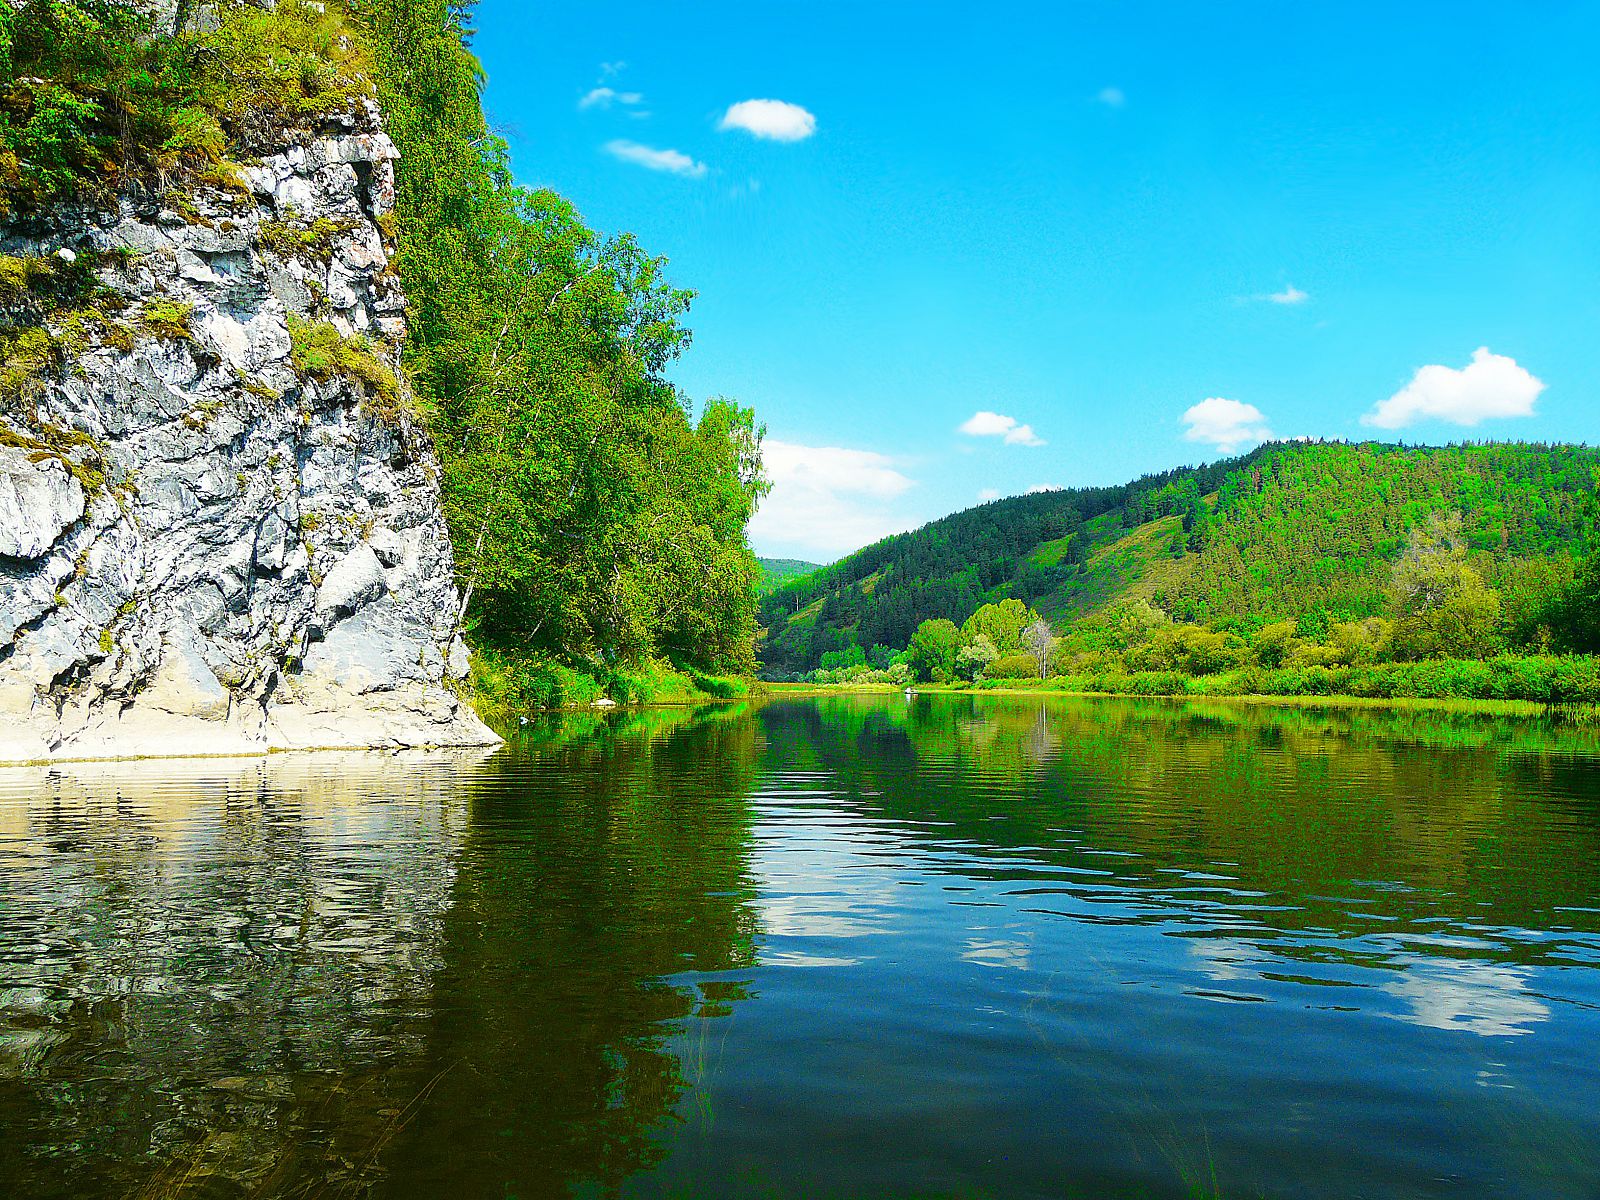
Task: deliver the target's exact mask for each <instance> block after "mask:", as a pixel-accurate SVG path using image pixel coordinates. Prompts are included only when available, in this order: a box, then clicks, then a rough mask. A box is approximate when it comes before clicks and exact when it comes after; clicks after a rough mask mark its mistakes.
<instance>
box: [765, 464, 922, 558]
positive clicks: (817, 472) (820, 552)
mask: <svg viewBox="0 0 1600 1200" xmlns="http://www.w3.org/2000/svg"><path fill="white" fill-rule="evenodd" d="M761 450H762V459H763V461H764V462H765V464H766V471H767V478H768V479H770V480H771V481H772V492H771V494H770V495H769V496H767V498H766V499H765V500H763V501H762V502H761V506H760V508H758V509H757V510H756V515H755V517H754V518H753V519H752V520H751V522H750V537H751V540H752V541H753V542H756V543H759V544H761V545H763V546H776V547H782V548H784V549H786V550H791V551H801V552H804V553H807V554H812V555H816V556H819V557H822V558H827V559H832V558H836V557H838V556H840V555H843V554H848V553H849V552H850V551H852V550H856V549H859V548H860V547H862V546H865V545H868V544H869V543H871V542H875V541H877V540H878V539H879V538H883V537H887V536H888V535H889V534H891V533H899V532H901V531H903V530H905V529H908V528H910V527H911V526H912V525H913V524H914V523H915V522H913V521H910V520H903V519H900V518H899V517H897V516H895V515H894V514H892V513H891V512H890V511H889V509H890V505H891V502H892V501H894V500H897V499H898V498H899V497H901V496H902V495H904V494H905V493H906V492H908V491H910V490H911V489H912V488H913V487H915V486H916V482H915V481H914V480H912V479H910V478H908V477H907V476H906V475H904V474H902V473H901V472H900V471H899V470H898V469H897V468H896V466H895V462H894V460H893V459H891V458H889V457H888V456H887V455H883V454H878V453H876V452H874V451H871V450H851V449H846V448H845V447H842V446H802V445H799V444H797V443H794V442H780V441H773V440H772V439H770V438H769V439H767V441H765V442H764V443H763V444H762V448H761Z"/></svg>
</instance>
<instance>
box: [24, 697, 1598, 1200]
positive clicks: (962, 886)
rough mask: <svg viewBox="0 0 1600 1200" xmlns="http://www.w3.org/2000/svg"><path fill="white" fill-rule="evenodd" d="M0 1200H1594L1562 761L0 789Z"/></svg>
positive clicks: (838, 767)
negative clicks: (1213, 1199) (567, 1199)
mask: <svg viewBox="0 0 1600 1200" xmlns="http://www.w3.org/2000/svg"><path fill="white" fill-rule="evenodd" d="M0 1196H4V1197H6V1198H7V1200H14V1198H29V1200H31V1198H34V1197H41V1198H43V1197H52V1198H53V1197H63V1198H65V1197H73V1198H83V1197H90V1198H96V1197H118V1198H123V1197H127V1198H130V1200H133V1198H138V1200H169V1198H178V1197H218V1198H226V1200H232V1198H243V1197H257V1198H267V1197H306V1198H310V1197H327V1198H334V1197H363V1198H364V1197H373V1198H379V1197H403V1198H410V1197H418V1198H429V1200H432V1198H443V1200H477V1198H480V1197H482V1198H486V1200H509V1198H520V1200H537V1198H542V1197H556V1196H578V1197H711V1198H716V1197H761V1198H802V1197H803V1198H805V1200H820V1198H828V1197H839V1198H844V1197H862V1198H880V1197H882V1198H891V1197H905V1198H910V1197H955V1196H961V1197H995V1198H1000V1197H1007V1198H1009V1197H1052V1198H1061V1197H1077V1196H1081V1197H1096V1198H1100V1197H1190V1196H1207V1197H1209V1196H1223V1197H1255V1196H1265V1197H1328V1198H1334V1197H1338V1198H1340V1200H1345V1198H1349V1197H1446V1196H1448V1197H1474V1198H1477V1197H1530V1198H1531V1197H1560V1198H1563V1200H1565V1198H1578V1197H1596V1196H1600V728H1596V727H1595V726H1592V725H1591V726H1588V727H1582V726H1567V725H1563V724H1562V723H1561V722H1560V721H1558V720H1555V719H1549V720H1533V721H1504V720H1485V719H1470V718H1465V717H1445V716H1438V715H1433V716H1429V715H1423V714H1390V715H1383V714H1379V713H1375V712H1371V711H1353V712H1343V713H1341V712H1311V711H1295V710H1272V709H1266V708H1252V707H1240V706H1230V705H1228V704H1225V703H1215V704H1206V703H1187V704H1185V703H1160V702H1145V701H1123V700H1099V701H1077V700H1036V699H1014V698H1000V697H961V696H950V697H918V698H914V699H907V698H903V697H899V696H894V697H830V698H824V699H793V700H787V699H785V700H775V701H771V702H768V703H765V704H761V705H729V706H720V707H712V708H706V709H702V710H698V711H687V710H677V711H668V710H661V711H645V712H634V713H615V714H610V715H606V716H593V717H588V716H585V717H578V718H569V719H565V720H563V721H560V722H556V723H552V724H549V725H547V726H540V727H538V728H536V729H531V730H529V731H525V732H524V733H522V734H520V735H519V736H518V738H517V739H516V740H515V741H514V742H513V743H512V744H510V745H508V746H507V747H505V748H504V749H502V750H499V751H496V752H494V753H487V754H479V755H465V756H463V755H450V756H444V755H421V754H417V755H410V754H402V755H398V756H394V755H382V754H362V755H320V756H317V755H313V756H281V757H274V758H272V759H269V760H267V761H265V762H260V761H254V762H243V761H240V762H228V761H224V760H212V761H187V762H160V763H157V762H145V763H135V764H125V765H121V766H100V767H91V766H59V767H56V768H51V769H43V768H40V769H20V768H18V769H6V770H0Z"/></svg>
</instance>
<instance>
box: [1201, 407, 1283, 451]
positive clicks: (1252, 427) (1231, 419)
mask: <svg viewBox="0 0 1600 1200" xmlns="http://www.w3.org/2000/svg"><path fill="white" fill-rule="evenodd" d="M1183 423H1184V424H1185V425H1187V426H1188V428H1187V429H1185V430H1184V431H1183V438H1184V440H1185V441H1188V442H1207V443H1209V444H1210V445H1212V446H1215V447H1216V448H1217V449H1218V450H1220V451H1221V452H1222V453H1223V454H1232V453H1234V452H1235V451H1237V450H1242V449H1244V448H1245V447H1246V446H1255V445H1259V444H1260V443H1261V442H1265V441H1268V440H1270V439H1271V437H1272V430H1271V428H1269V427H1268V425H1267V418H1266V417H1264V416H1263V415H1262V413H1261V410H1260V409H1259V408H1257V407H1256V406H1255V405H1254V404H1245V403H1242V402H1241V401H1238V400H1225V399H1223V398H1222V397H1221V396H1212V397H1211V398H1210V399H1207V400H1202V401H1200V403H1199V404H1196V405H1195V406H1194V407H1192V408H1191V409H1189V411H1188V412H1186V413H1184V414H1183Z"/></svg>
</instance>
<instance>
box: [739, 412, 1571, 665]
mask: <svg viewBox="0 0 1600 1200" xmlns="http://www.w3.org/2000/svg"><path fill="white" fill-rule="evenodd" d="M1597 479H1600V452H1597V451H1595V450H1593V449H1589V448H1587V447H1574V446H1535V445H1514V444H1512V445H1500V444H1496V445H1465V446H1452V447H1443V448H1428V447H1398V446H1388V445H1379V444H1370V443H1368V444H1359V445H1350V444H1344V443H1289V444H1275V445H1268V446H1264V447H1262V448H1260V449H1258V450H1256V451H1254V452H1252V453H1250V454H1248V455H1245V456H1242V457H1239V458H1235V459H1230V460H1227V461H1224V462H1221V463H1217V464H1213V465H1210V466H1205V467H1200V468H1197V469H1193V470H1182V471H1175V472H1170V473H1168V474H1165V475H1161V476H1152V477H1147V478H1145V479H1141V480H1138V481H1135V482H1133V483H1130V484H1128V485H1126V486H1124V487H1118V488H1092V489H1076V490H1066V491H1059V492H1051V493H1044V494H1037V495H1029V496H1020V497H1015V498H1013V499H1009V500H1000V501H995V502H992V503H990V504H986V505H982V506H980V507H978V508H974V509H970V510H968V511H966V512H963V513H958V514H955V515H954V516H951V517H947V518H945V519H943V520H941V521H936V522H934V523H932V524H930V525H928V526H925V527H924V528H922V529H919V530H916V531H914V532H912V533H907V534H902V535H899V536H897V537H892V538H888V539H885V540H884V541H882V542H880V543H878V544H876V545H874V546H870V547H868V548H867V549H865V550H862V551H860V552H858V553H857V554H854V555H851V556H850V557H848V558H846V559H844V560H842V561H840V562H839V563H836V564H834V565H833V566H831V567H828V568H826V569H824V570H822V571H819V572H817V573H815V574H813V575H811V576H808V577H806V578H803V579H800V580H797V581H795V582H793V583H791V584H789V585H787V586H785V587H783V588H780V589H779V590H778V591H776V592H774V593H773V594H771V595H770V596H768V597H766V598H764V600H763V603H762V619H763V624H764V625H765V627H766V631H767V634H766V640H765V644H764V647H763V657H764V660H765V662H766V666H767V670H768V672H769V673H770V674H771V675H772V676H773V677H774V678H797V677H803V676H805V675H807V673H813V672H817V671H821V672H824V673H825V674H827V675H829V676H830V677H839V676H840V675H841V673H844V674H848V673H850V672H855V673H856V675H857V676H858V677H859V675H860V673H861V672H862V671H863V670H878V671H885V670H887V669H889V668H890V667H891V666H892V665H893V664H894V663H896V662H901V663H905V664H907V665H908V666H910V667H911V668H912V669H913V673H914V674H917V675H919V676H920V677H921V678H923V679H929V678H934V677H936V675H944V676H946V677H948V678H958V677H965V678H968V679H974V678H979V677H987V678H999V677H1002V676H1009V677H1026V676H1027V675H1029V674H1030V673H1031V674H1032V675H1033V676H1034V677H1037V676H1038V675H1040V674H1045V673H1049V672H1051V671H1054V672H1056V673H1084V672H1091V673H1092V672H1096V671H1102V670H1112V671H1121V672H1138V671H1141V670H1149V671H1159V670H1175V671H1179V672H1180V673H1185V674H1198V675H1205V674H1214V673H1218V672H1222V671H1225V670H1233V669H1237V668H1240V667H1242V666H1244V665H1247V664H1248V665H1251V666H1256V667H1262V668H1274V669H1275V668H1280V667H1283V666H1285V665H1287V664H1291V663H1294V664H1298V665H1301V666H1306V665H1320V666H1323V667H1332V666H1341V665H1342V666H1351V665H1355V664H1357V663H1368V664H1371V663H1376V662H1380V661H1396V662H1408V661H1422V660H1429V659H1440V658H1452V659H1474V660H1482V659H1488V658H1491V657H1494V656H1497V655H1502V654H1507V653H1523V654H1545V653H1550V652H1554V651H1560V650H1571V651H1588V650H1592V649H1594V648H1595V647H1594V645H1593V642H1594V640H1595V632H1594V631H1595V630H1596V629H1600V626H1597V625H1596V624H1595V622H1594V620H1593V612H1592V609H1591V608H1586V607H1585V605H1589V606H1593V605H1594V604H1595V596H1594V592H1595V588H1594V583H1595V576H1596V572H1597V566H1596V558H1595V555H1596V553H1597V551H1600V512H1597V506H1596V503H1595V498H1594V497H1595V488H1596V483H1597ZM1001 603H1005V604H1009V605H1014V606H1015V607H1016V609H1017V610H1018V611H1017V613H1016V614H1015V616H1016V619H1015V620H1014V621H1013V624H1016V625H1017V629H1018V631H1019V633H1018V635H1017V637H1014V638H1012V639H1011V642H1012V644H1011V645H1008V646H999V647H997V649H998V650H999V651H1000V654H999V656H998V657H999V659H1001V660H1004V659H1007V658H1008V656H1018V655H1021V654H1022V650H1023V647H1022V645H1021V642H1020V630H1021V629H1022V628H1023V627H1025V626H1026V625H1027V624H1028V623H1029V621H1030V620H1031V619H1032V618H1033V617H1042V618H1043V619H1044V621H1045V623H1046V624H1048V625H1049V626H1051V627H1052V628H1053V630H1054V632H1055V635H1056V636H1055V641H1054V644H1053V649H1052V651H1051V654H1050V661H1049V663H1048V664H1046V666H1045V667H1044V669H1043V670H1035V671H1031V672H1030V668H1029V667H1028V664H1027V663H1026V662H1025V661H1023V658H1024V657H1026V656H1025V655H1023V656H1022V657H1013V659H1012V661H1010V662H1009V663H1005V662H998V661H995V660H994V656H992V655H991V656H990V657H991V663H990V664H989V665H987V666H986V667H984V668H976V669H975V668H973V667H971V666H970V665H969V666H968V668H967V669H966V670H965V671H963V670H961V669H959V668H958V667H957V665H956V662H955V656H956V655H957V654H959V653H960V652H961V651H962V649H963V648H965V649H966V650H967V651H968V652H969V660H968V661H969V664H970V662H971V658H970V651H971V650H972V648H973V646H974V636H973V634H972V632H971V630H970V629H966V628H965V627H966V626H969V625H970V623H971V622H972V621H973V620H974V618H975V616H978V617H981V615H982V614H983V613H984V612H986V611H992V610H994V609H995V607H996V606H997V605H1000V604H1001ZM1586 614H1588V615H1586ZM930 623H931V624H930ZM963 630H965V632H963ZM932 642H937V643H940V644H941V645H942V646H943V647H944V649H943V650H942V651H941V652H940V653H942V654H943V655H944V656H945V657H944V658H943V659H941V658H939V656H938V655H933V656H932V657H929V651H928V647H929V645H930V644H931V643H932ZM919 647H920V649H919ZM1163 647H1165V649H1163ZM1204 647H1211V648H1212V649H1213V650H1215V651H1216V653H1215V654H1212V655H1211V657H1210V658H1208V657H1207V655H1206V652H1205V651H1204ZM936 664H939V666H938V670H937V671H935V665H936Z"/></svg>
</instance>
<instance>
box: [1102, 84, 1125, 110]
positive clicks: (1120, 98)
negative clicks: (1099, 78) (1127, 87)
mask: <svg viewBox="0 0 1600 1200" xmlns="http://www.w3.org/2000/svg"><path fill="white" fill-rule="evenodd" d="M1094 98H1095V100H1096V101H1098V102H1099V103H1101V104H1104V105H1105V106H1106V107H1107V108H1121V107H1122V106H1123V105H1124V104H1126V103H1127V102H1128V98H1127V97H1126V96H1125V95H1123V94H1122V89H1121V88H1119V87H1106V88H1101V89H1100V90H1099V91H1098V92H1096V93H1095V97H1094Z"/></svg>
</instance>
